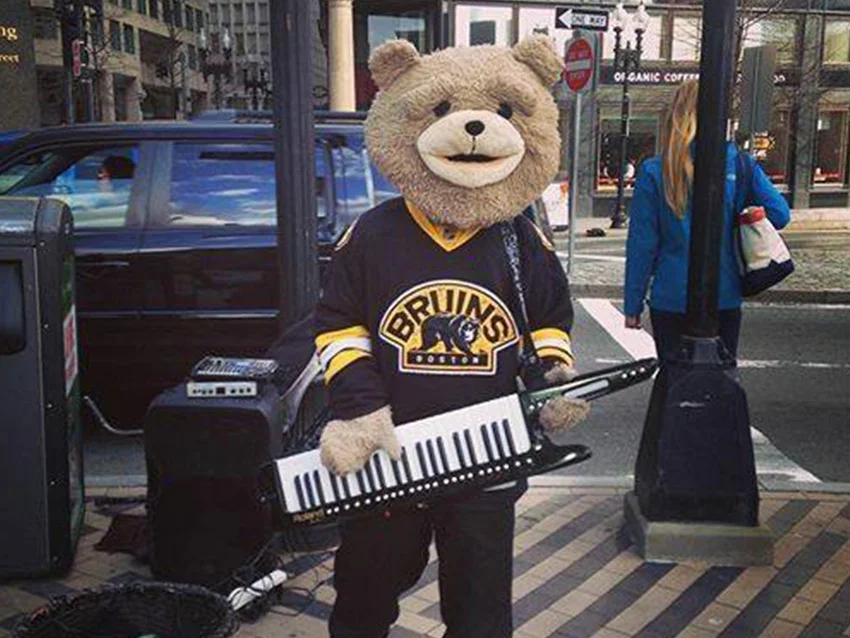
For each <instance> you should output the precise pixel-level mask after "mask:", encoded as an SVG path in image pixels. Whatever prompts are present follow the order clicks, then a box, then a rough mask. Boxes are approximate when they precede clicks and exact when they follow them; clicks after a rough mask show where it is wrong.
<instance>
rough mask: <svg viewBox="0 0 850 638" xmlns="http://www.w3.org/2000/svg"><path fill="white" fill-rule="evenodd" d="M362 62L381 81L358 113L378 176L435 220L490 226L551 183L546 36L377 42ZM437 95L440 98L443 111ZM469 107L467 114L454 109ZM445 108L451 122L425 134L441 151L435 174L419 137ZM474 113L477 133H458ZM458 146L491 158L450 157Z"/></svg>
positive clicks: (554, 63)
mask: <svg viewBox="0 0 850 638" xmlns="http://www.w3.org/2000/svg"><path fill="white" fill-rule="evenodd" d="M369 66H370V69H371V70H372V73H373V77H374V78H375V81H376V83H377V84H378V87H379V88H380V92H379V94H378V96H377V97H376V98H375V101H374V103H373V104H372V107H371V109H370V110H369V116H368V118H367V120H366V144H367V146H368V149H369V153H370V154H371V156H372V159H373V161H374V162H375V164H376V166H377V167H378V168H379V169H380V171H381V172H382V173H383V174H384V175H385V176H386V178H387V179H388V180H389V181H390V182H392V183H393V184H394V185H395V186H397V187H398V188H399V189H400V190H401V192H402V194H403V195H404V196H405V197H406V198H407V199H409V200H410V201H412V202H413V203H414V204H416V205H417V206H418V207H419V208H420V209H421V210H423V211H425V212H426V213H427V214H428V215H429V216H430V217H431V218H432V220H433V221H435V222H437V223H440V224H446V225H451V226H455V227H458V228H475V227H482V226H484V227H486V226H490V225H492V224H495V223H497V222H500V221H505V220H508V219H511V218H512V217H513V216H514V215H516V214H517V213H519V212H521V211H522V210H523V208H525V207H526V206H527V205H528V204H530V203H531V202H532V201H534V199H535V198H536V197H537V196H538V195H539V194H540V193H541V192H543V190H544V189H545V188H546V187H547V186H548V185H549V184H550V183H551V181H552V179H553V178H554V176H555V173H556V171H557V169H558V163H559V159H560V149H561V140H560V136H559V134H558V110H557V107H556V105H555V102H554V100H553V98H552V95H551V93H550V87H551V85H552V83H553V82H554V81H555V80H556V79H557V77H558V74H559V73H560V69H561V60H560V58H559V57H558V56H557V54H556V53H555V51H554V49H553V48H552V45H551V43H550V41H549V39H548V38H547V37H545V36H532V37H530V38H528V39H526V40H524V41H522V42H520V43H519V44H517V45H516V46H515V47H513V48H512V49H508V48H503V47H494V46H476V47H459V48H452V49H445V50H442V51H438V52H436V53H432V54H430V55H425V56H419V55H418V54H417V53H416V50H415V49H414V48H413V46H412V45H410V44H409V43H406V42H400V41H397V40H396V41H390V42H388V43H386V44H383V45H381V46H380V47H378V48H377V49H376V50H375V52H374V53H373V55H372V58H371V59H370V61H369ZM441 103H447V104H448V110H447V111H446V112H444V113H442V114H440V108H437V107H438V106H439V105H441ZM505 105H507V106H508V107H510V114H509V116H508V117H504V114H505V113H507V110H506V109H505V108H504V106H505ZM444 106H445V105H444ZM435 108H437V111H436V112H435ZM500 108H501V109H502V111H501V114H500V113H499V111H500ZM467 111H468V112H469V116H468V117H467V118H465V117H464V116H463V115H460V114H464V112H467ZM482 114H486V117H485V116H484V115H482ZM447 116H454V121H453V122H451V123H450V124H446V125H444V126H442V127H441V128H442V129H443V130H432V131H431V132H429V136H428V138H427V140H426V141H428V143H429V149H430V150H433V149H437V150H436V151H434V152H435V153H436V154H437V155H440V153H442V155H443V156H441V157H440V156H438V157H436V159H435V160H434V161H438V162H439V161H442V162H444V163H447V164H448V168H447V170H446V171H445V173H444V174H443V175H442V176H441V175H440V174H438V171H437V172H435V171H434V170H432V169H431V168H429V166H428V164H426V161H425V159H424V158H423V151H421V149H420V148H419V147H418V145H419V142H420V138H422V137H423V134H424V133H425V132H426V131H428V130H429V128H430V127H432V125H434V124H435V123H437V122H438V121H439V120H441V118H443V117H447ZM473 120H477V121H481V122H482V123H483V124H484V125H486V127H487V128H486V130H485V131H484V132H482V133H481V134H480V135H474V136H473V135H470V134H469V133H466V132H464V127H465V125H466V124H467V123H468V122H471V121H473ZM473 130H474V129H473ZM490 130H493V131H494V132H493V134H492V135H489V138H488V134H489V131H490ZM512 131H515V133H512ZM473 137H475V138H476V139H475V140H473ZM432 138H436V139H432ZM512 138H513V141H511V139H512ZM506 140H507V141H506ZM479 145H483V146H485V147H486V152H484V151H482V150H481V148H480V146H479ZM506 145H507V146H506ZM460 154H470V155H481V154H483V155H486V156H488V157H491V158H492V159H493V161H491V162H477V163H475V162H469V161H451V157H452V156H457V155H460ZM425 157H427V155H426V156H425ZM430 159H434V158H433V157H432V158H430ZM514 160H515V161H514ZM503 164H514V166H513V167H509V168H510V172H509V174H507V175H506V176H502V175H501V173H504V172H507V168H505V167H504V166H503ZM452 165H453V166H452ZM452 168H454V169H456V170H454V171H453V170H452ZM488 171H489V172H490V173H491V174H493V173H499V171H501V173H499V174H498V175H496V177H498V181H495V182H493V181H488V180H489V179H492V175H491V176H490V177H486V176H485V177H484V178H482V177H481V174H482V173H487V172H488ZM454 173H457V174H458V175H457V176H456V178H455V177H453V174H454ZM473 174H475V175H473ZM476 175H477V176H476ZM447 176H448V177H447Z"/></svg>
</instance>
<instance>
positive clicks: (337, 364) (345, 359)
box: [325, 350, 372, 384]
mask: <svg viewBox="0 0 850 638" xmlns="http://www.w3.org/2000/svg"><path fill="white" fill-rule="evenodd" d="M371 356H372V355H371V354H369V353H368V352H363V350H343V351H342V352H340V353H339V354H338V355H336V356H335V357H334V358H333V359H331V362H330V364H329V365H328V367H327V369H326V370H325V383H326V384H327V383H330V382H331V379H333V378H334V377H335V376H336V375H337V374H339V373H340V372H342V371H343V370H345V368H347V367H348V366H350V365H351V364H352V363H354V362H355V361H357V360H358V359H362V358H363V357H371Z"/></svg>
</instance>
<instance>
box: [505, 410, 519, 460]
mask: <svg viewBox="0 0 850 638" xmlns="http://www.w3.org/2000/svg"><path fill="white" fill-rule="evenodd" d="M502 430H504V432H505V440H506V441H507V442H508V450H510V452H511V456H516V445H514V437H513V435H512V434H511V424H510V423H508V420H507V419H502Z"/></svg>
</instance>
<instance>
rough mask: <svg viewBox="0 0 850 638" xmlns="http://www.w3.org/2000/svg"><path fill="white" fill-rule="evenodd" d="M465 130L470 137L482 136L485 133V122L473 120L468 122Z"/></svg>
mask: <svg viewBox="0 0 850 638" xmlns="http://www.w3.org/2000/svg"><path fill="white" fill-rule="evenodd" d="M464 128H465V129H466V132H467V133H469V134H470V135H481V133H483V132H484V122H482V121H481V120H472V121H470V122H467V123H466V126H464Z"/></svg>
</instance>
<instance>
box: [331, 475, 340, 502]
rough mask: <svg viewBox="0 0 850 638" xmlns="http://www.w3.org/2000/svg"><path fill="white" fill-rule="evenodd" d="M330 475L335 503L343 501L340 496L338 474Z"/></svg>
mask: <svg viewBox="0 0 850 638" xmlns="http://www.w3.org/2000/svg"><path fill="white" fill-rule="evenodd" d="M329 475H330V477H331V489H332V490H333V493H334V502H338V501H341V500H342V499H341V498H340V496H339V485H338V484H337V482H336V474H334V473H333V472H330V473H329Z"/></svg>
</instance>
